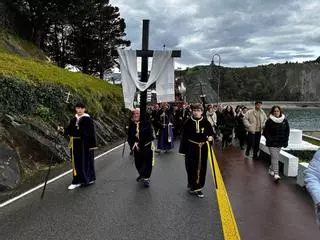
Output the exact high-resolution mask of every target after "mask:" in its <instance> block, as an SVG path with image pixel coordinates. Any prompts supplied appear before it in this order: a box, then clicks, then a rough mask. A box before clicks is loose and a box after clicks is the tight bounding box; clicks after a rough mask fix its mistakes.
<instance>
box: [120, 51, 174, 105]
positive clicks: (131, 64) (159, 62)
mask: <svg viewBox="0 0 320 240" xmlns="http://www.w3.org/2000/svg"><path fill="white" fill-rule="evenodd" d="M118 53H119V63H120V70H121V78H122V89H123V97H124V103H125V107H126V108H128V109H133V100H134V94H135V92H136V88H138V89H139V90H140V91H142V92H143V91H145V90H146V89H148V88H149V87H150V86H151V84H153V83H154V82H157V84H156V91H157V100H158V102H170V101H174V65H173V64H174V63H173V58H172V57H171V54H172V51H154V54H153V62H152V67H151V72H150V76H149V79H148V82H141V81H140V80H139V78H138V71H137V54H136V51H134V50H124V49H118Z"/></svg>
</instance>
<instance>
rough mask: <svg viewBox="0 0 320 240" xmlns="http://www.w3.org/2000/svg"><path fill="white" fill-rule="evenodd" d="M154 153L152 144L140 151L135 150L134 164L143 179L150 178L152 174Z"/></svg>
mask: <svg viewBox="0 0 320 240" xmlns="http://www.w3.org/2000/svg"><path fill="white" fill-rule="evenodd" d="M152 160H153V151H152V149H151V144H149V145H148V146H145V147H143V148H140V149H139V151H137V150H136V149H134V163H135V165H136V169H137V171H138V173H139V176H140V177H141V178H150V176H151V172H152Z"/></svg>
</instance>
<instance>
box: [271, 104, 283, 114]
mask: <svg viewBox="0 0 320 240" xmlns="http://www.w3.org/2000/svg"><path fill="white" fill-rule="evenodd" d="M276 108H278V109H279V111H280V117H281V116H282V109H281V107H280V106H278V105H274V106H273V107H272V108H271V110H270V113H269V116H270V115H271V114H272V115H273V113H274V110H275V109H276Z"/></svg>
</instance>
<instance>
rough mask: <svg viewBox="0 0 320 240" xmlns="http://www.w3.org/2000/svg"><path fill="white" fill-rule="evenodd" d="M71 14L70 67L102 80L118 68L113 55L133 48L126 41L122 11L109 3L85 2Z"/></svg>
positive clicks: (101, 1) (99, 0)
mask: <svg viewBox="0 0 320 240" xmlns="http://www.w3.org/2000/svg"><path fill="white" fill-rule="evenodd" d="M69 12H70V13H71V14H70V16H69V20H68V25H67V26H65V28H66V27H67V32H68V36H67V38H66V39H67V42H68V43H69V44H68V47H69V49H67V51H68V63H69V64H71V65H74V66H76V67H78V68H79V69H81V71H82V72H83V73H86V74H93V75H98V76H99V77H100V78H101V79H102V78H103V75H104V72H105V71H106V70H107V69H110V68H111V67H113V66H114V65H115V61H114V59H115V56H112V54H111V53H112V52H113V51H114V50H115V49H116V48H117V47H121V46H129V45H130V41H127V40H124V39H123V37H125V35H126V34H125V32H124V30H125V27H126V25H125V22H124V20H123V19H122V18H121V17H120V13H119V8H117V7H113V6H111V5H110V4H109V1H108V0H81V1H77V2H76V3H74V4H72V5H71V6H70V10H69ZM64 30H65V29H64ZM60 36H62V35H60Z"/></svg>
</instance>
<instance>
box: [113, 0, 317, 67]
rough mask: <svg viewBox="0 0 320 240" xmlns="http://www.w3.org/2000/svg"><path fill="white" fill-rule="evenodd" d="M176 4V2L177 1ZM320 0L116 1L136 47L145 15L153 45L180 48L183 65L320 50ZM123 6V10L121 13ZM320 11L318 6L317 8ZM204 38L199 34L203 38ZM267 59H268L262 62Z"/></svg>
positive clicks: (306, 55) (303, 55) (239, 62)
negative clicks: (319, 4)
mask: <svg viewBox="0 0 320 240" xmlns="http://www.w3.org/2000/svg"><path fill="white" fill-rule="evenodd" d="M174 3H176V4H174ZM316 3H317V0H305V1H304V2H301V1H299V0H282V1H281V3H279V1H278V0H268V1H265V0H255V1H253V0H243V1H239V0H199V1H193V0H184V1H182V0H171V1H169V0H163V1H155V0H153V1H149V0H148V1H133V0H117V1H115V0H114V3H113V1H111V4H113V5H117V6H119V8H120V13H121V16H123V17H124V18H125V20H126V24H127V30H126V32H127V38H128V39H129V40H131V41H132V43H133V45H132V48H140V47H141V25H142V19H143V18H145V17H148V18H149V19H150V20H151V22H150V40H149V41H150V44H149V45H150V47H152V48H154V49H161V48H162V45H163V44H166V47H167V48H168V49H176V48H178V47H180V48H181V50H182V59H180V60H178V62H179V63H181V64H183V65H189V66H192V65H198V64H206V63H208V64H209V63H210V61H211V58H212V55H213V54H214V53H219V54H220V55H221V59H222V64H225V65H228V66H244V65H247V66H250V65H258V64H263V63H269V62H270V61H274V62H277V61H281V60H283V59H286V60H288V61H290V60H291V59H292V61H295V59H298V58H299V59H305V60H310V59H314V58H316V57H317V55H320V52H318V51H320V50H319V48H316V47H317V46H318V45H319V43H320V28H319V27H318V24H317V22H319V20H320V16H319V15H318V11H316V10H313V9H314V8H312V7H310V10H309V9H306V5H307V6H312V4H316ZM122 10H123V12H122ZM319 10H320V9H319ZM200 37H201V38H200ZM264 61H265V62H264Z"/></svg>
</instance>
